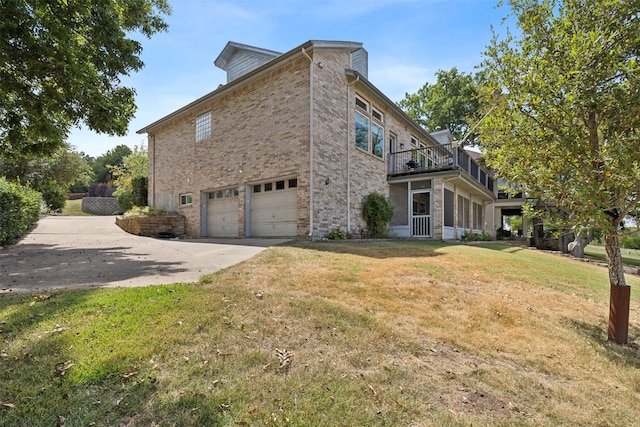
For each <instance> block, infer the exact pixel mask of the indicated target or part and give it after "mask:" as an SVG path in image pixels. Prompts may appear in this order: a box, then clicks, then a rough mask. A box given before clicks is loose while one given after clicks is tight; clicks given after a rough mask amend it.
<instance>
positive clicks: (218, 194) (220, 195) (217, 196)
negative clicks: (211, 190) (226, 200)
mask: <svg viewBox="0 0 640 427" xmlns="http://www.w3.org/2000/svg"><path fill="white" fill-rule="evenodd" d="M216 199H222V191H218V192H217V193H216Z"/></svg>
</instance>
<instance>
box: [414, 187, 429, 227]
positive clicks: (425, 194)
mask: <svg viewBox="0 0 640 427" xmlns="http://www.w3.org/2000/svg"><path fill="white" fill-rule="evenodd" d="M411 202H412V205H413V206H412V211H411V235H412V236H413V237H431V191H412V192H411Z"/></svg>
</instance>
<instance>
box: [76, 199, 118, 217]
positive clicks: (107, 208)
mask: <svg viewBox="0 0 640 427" xmlns="http://www.w3.org/2000/svg"><path fill="white" fill-rule="evenodd" d="M81 209H82V212H85V213H90V214H93V215H114V214H115V213H116V212H118V211H119V210H120V208H119V207H118V200H117V199H116V198H115V197H84V198H83V199H82V205H81Z"/></svg>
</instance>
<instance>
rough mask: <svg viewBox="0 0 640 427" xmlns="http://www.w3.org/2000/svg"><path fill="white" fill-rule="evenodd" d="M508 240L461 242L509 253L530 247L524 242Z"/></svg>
mask: <svg viewBox="0 0 640 427" xmlns="http://www.w3.org/2000/svg"><path fill="white" fill-rule="evenodd" d="M507 242H508V241H504V240H493V241H490V242H463V243H461V244H463V245H468V246H475V247H478V248H483V249H490V250H492V251H499V252H507V253H517V252H521V251H524V250H527V249H528V247H527V246H525V245H524V244H523V243H522V242H516V241H513V242H509V243H507Z"/></svg>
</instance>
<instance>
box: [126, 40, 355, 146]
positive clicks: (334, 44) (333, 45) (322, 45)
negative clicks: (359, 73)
mask: <svg viewBox="0 0 640 427" xmlns="http://www.w3.org/2000/svg"><path fill="white" fill-rule="evenodd" d="M229 43H235V42H229ZM229 43H227V46H229ZM235 44H237V45H240V44H239V43H235ZM362 46H363V44H362V43H360V42H348V41H327V40H309V41H307V42H305V43H303V44H301V45H299V46H296V47H294V48H293V49H291V50H290V51H288V52H285V53H283V54H280V55H279V56H277V57H275V58H274V59H272V60H271V61H269V62H267V63H265V64H263V65H261V66H260V67H258V68H256V69H255V70H253V71H250V72H249V73H247V74H245V75H243V76H241V77H238V78H237V79H235V80H232V81H231V82H228V83H226V84H221V85H220V86H219V87H218V88H217V89H215V90H213V91H211V92H209V93H207V94H205V95H203V96H201V97H200V98H197V99H196V100H195V101H192V102H190V103H189V104H187V105H185V106H183V107H180V108H178V109H177V110H175V111H173V112H171V113H169V114H167V115H166V116H164V117H162V118H160V119H158V120H156V121H154V122H152V123H150V124H148V125H147V126H144V127H143V128H141V129H139V130H138V131H136V133H137V134H145V133H150V131H151V130H152V129H154V128H157V127H159V126H161V125H162V124H163V123H165V122H167V121H170V120H173V119H176V118H178V117H180V116H182V115H183V114H185V113H187V112H189V111H191V110H192V109H195V108H198V107H199V106H201V105H202V104H204V103H205V102H207V101H208V100H209V99H211V98H212V97H214V96H216V95H218V94H222V93H224V92H226V91H228V90H230V89H232V88H235V87H237V86H238V85H240V84H242V83H243V82H245V81H247V80H249V79H251V78H253V77H255V76H256V75H259V74H261V73H263V72H264V71H265V70H267V69H269V68H271V67H273V66H275V65H277V64H279V63H281V62H284V61H287V60H288V59H290V58H292V57H294V56H296V55H302V52H303V51H306V50H307V49H314V48H317V49H327V48H330V49H349V50H351V51H352V52H353V51H355V50H358V49H360V48H362ZM249 47H251V46H249ZM256 49H259V48H256ZM262 50H263V51H265V49H262ZM270 52H275V51H270ZM363 78H364V77H363Z"/></svg>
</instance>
